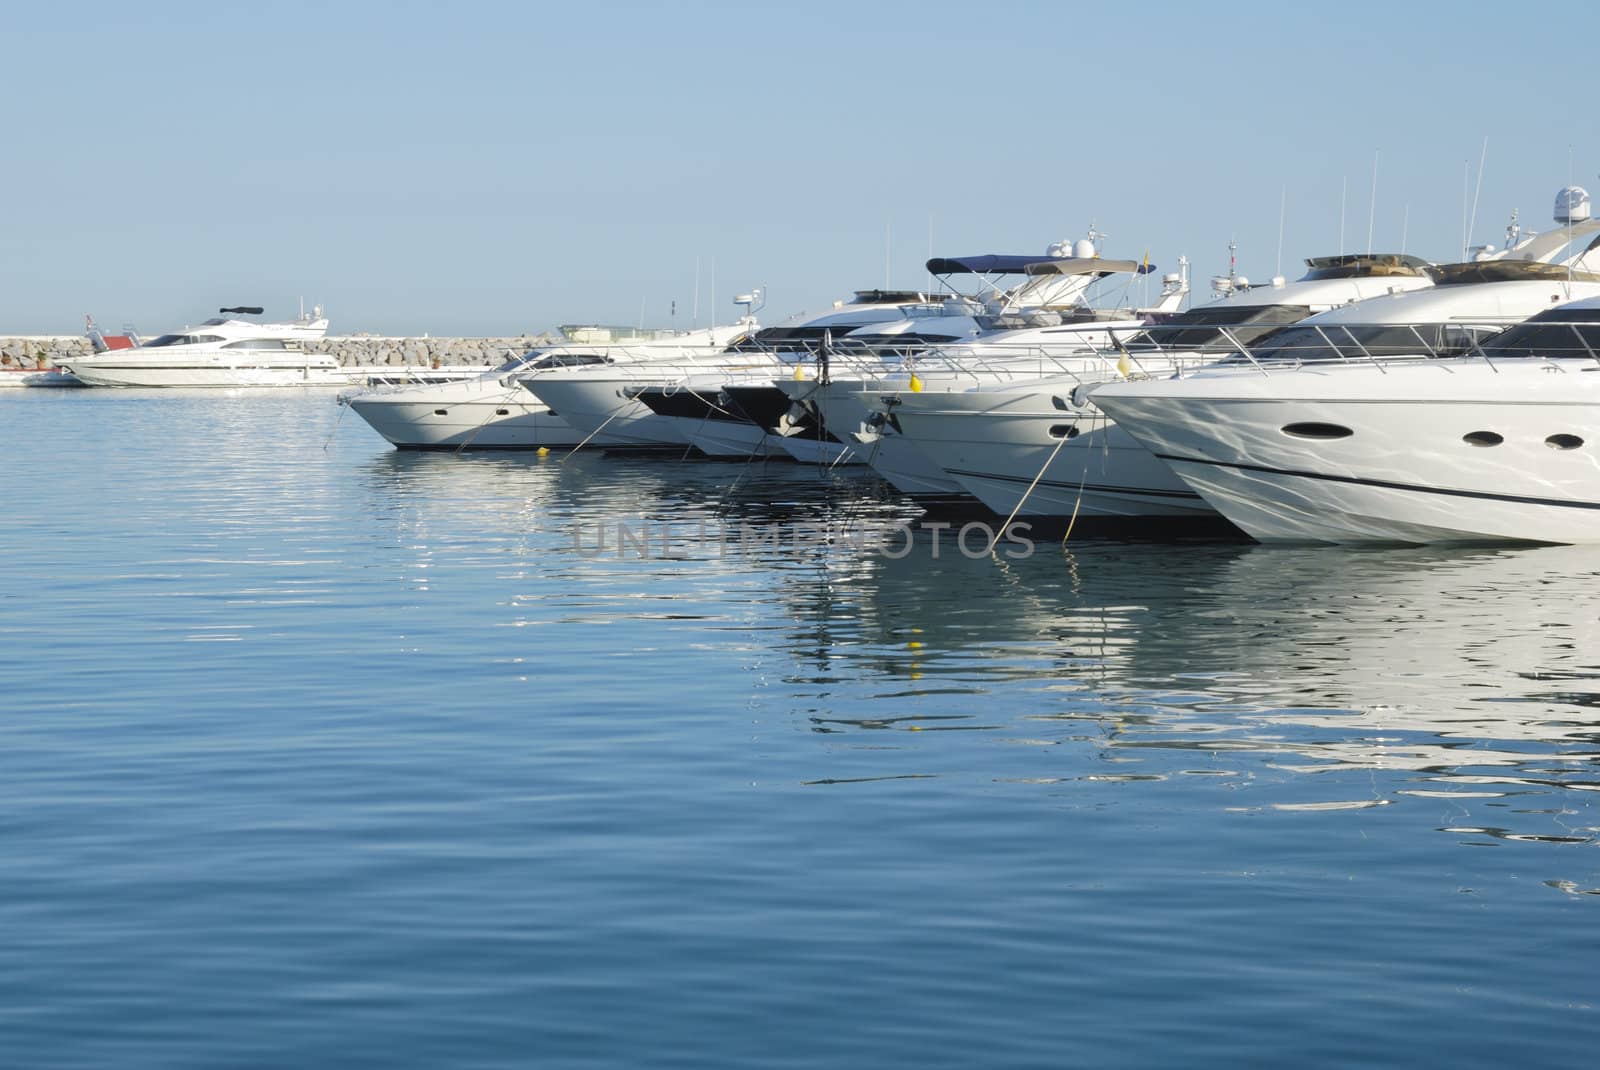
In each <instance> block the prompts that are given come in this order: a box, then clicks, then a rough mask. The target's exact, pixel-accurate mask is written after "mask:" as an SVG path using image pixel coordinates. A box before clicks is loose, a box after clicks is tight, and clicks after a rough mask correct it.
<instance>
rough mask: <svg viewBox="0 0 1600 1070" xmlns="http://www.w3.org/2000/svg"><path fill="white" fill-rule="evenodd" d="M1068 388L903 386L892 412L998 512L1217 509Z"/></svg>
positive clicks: (1143, 514)
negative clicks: (1069, 405)
mask: <svg viewBox="0 0 1600 1070" xmlns="http://www.w3.org/2000/svg"><path fill="white" fill-rule="evenodd" d="M1064 394H1070V390H1065V389H1054V390H1052V389H1051V388H1048V387H1047V388H1045V389H1043V390H1041V391H1038V392H1028V393H1023V392H1017V391H1014V390H1011V391H1005V392H1001V393H994V394H991V393H985V392H980V391H968V392H959V393H949V394H925V393H919V394H910V393H908V394H904V395H902V397H901V404H900V405H899V406H897V408H896V413H895V415H896V418H897V419H898V420H899V422H900V426H901V429H902V431H903V433H904V434H905V436H906V437H907V438H908V439H909V440H910V442H911V444H912V445H913V446H915V447H917V448H918V449H920V450H921V451H922V452H923V453H924V454H926V455H927V456H928V457H929V458H930V459H931V460H932V461H933V462H934V463H935V464H937V465H939V467H940V468H941V469H943V470H944V472H945V473H946V474H947V475H948V476H950V477H951V478H952V479H954V480H955V481H956V482H957V483H959V484H960V485H961V487H962V488H963V489H964V490H966V491H967V493H969V494H971V495H973V496H974V497H976V498H977V499H978V500H979V501H981V502H983V504H984V505H985V506H987V507H988V508H989V509H991V510H992V511H994V512H995V513H997V514H999V515H1000V516H1009V515H1011V514H1012V512H1013V511H1015V512H1016V514H1017V515H1018V516H1023V517H1036V518H1053V519H1068V518H1072V517H1083V518H1118V519H1150V520H1156V519H1172V520H1184V519H1215V517H1216V512H1215V510H1213V509H1212V508H1211V507H1210V506H1209V505H1207V504H1206V502H1205V501H1204V500H1203V499H1202V498H1201V496H1200V495H1199V494H1198V493H1196V492H1195V491H1194V490H1193V489H1191V488H1190V487H1189V486H1188V485H1187V484H1185V483H1184V482H1183V481H1182V480H1181V479H1179V478H1178V477H1177V476H1176V475H1175V474H1174V473H1173V472H1172V471H1171V469H1169V468H1168V467H1167V466H1166V465H1165V464H1163V463H1162V462H1161V461H1159V460H1157V459H1156V457H1155V456H1154V455H1153V454H1151V453H1150V451H1149V450H1147V449H1145V448H1144V447H1143V446H1142V445H1140V444H1139V443H1138V442H1137V441H1135V440H1134V438H1133V437H1132V436H1130V435H1129V434H1128V433H1127V432H1126V431H1124V430H1123V429H1121V428H1119V427H1117V426H1116V425H1115V424H1112V423H1111V422H1110V421H1109V420H1107V419H1106V418H1105V416H1104V415H1103V414H1101V413H1098V412H1097V411H1095V410H1094V409H1093V408H1092V407H1090V408H1087V409H1081V410H1073V409H1064V408H1061V407H1060V406H1057V405H1056V404H1055V399H1056V398H1058V397H1061V396H1062V395H1064Z"/></svg>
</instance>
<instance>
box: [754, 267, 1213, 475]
mask: <svg viewBox="0 0 1600 1070" xmlns="http://www.w3.org/2000/svg"><path fill="white" fill-rule="evenodd" d="M1073 252H1074V253H1075V255H1074V256H1071V257H1066V258H1062V259H1051V260H1045V261H1042V262H1030V263H1028V264H1027V265H1025V266H1024V267H1023V269H1022V270H1023V271H1024V272H1025V273H1026V274H1027V275H1028V276H1029V279H1028V282H1027V283H1026V284H1025V285H1024V286H1022V287H1019V288H1018V289H1017V291H1015V292H1014V293H1013V294H1012V295H1011V296H1010V297H1009V298H1008V300H1007V302H1006V303H1005V305H1003V306H1002V307H1000V308H998V309H996V310H994V311H993V313H992V314H991V315H987V316H985V317H983V318H982V320H981V321H980V323H981V326H982V327H983V328H985V330H984V331H983V333H981V334H980V336H979V337H977V338H974V339H972V340H970V341H967V342H963V343H959V344H952V345H944V346H939V347H936V348H932V349H929V350H926V351H923V352H920V353H914V354H909V355H907V357H906V358H905V359H902V360H901V361H900V362H899V363H898V364H897V365H895V364H890V363H888V362H879V363H878V365H877V366H874V365H873V364H872V363H871V362H863V361H857V362H855V363H854V364H853V365H850V366H845V367H842V368H833V367H830V368H829V370H828V374H827V377H826V381H819V382H818V383H816V384H814V385H813V386H809V387H808V386H805V385H804V384H792V383H784V384H781V385H782V386H783V388H784V390H785V391H786V392H788V393H790V394H791V395H793V396H794V397H795V398H796V399H797V400H801V399H804V398H807V397H809V398H810V404H811V405H812V407H814V408H815V409H816V410H817V411H819V412H820V413H821V414H822V417H823V419H824V420H825V421H826V422H827V423H828V424H829V425H830V426H832V427H834V428H836V429H838V430H839V431H840V432H842V433H845V434H848V436H849V438H850V439H851V440H853V441H854V442H855V443H857V444H858V445H857V447H856V449H857V453H858V455H859V456H860V458H861V460H862V461H863V463H866V464H869V465H871V466H872V468H873V470H874V471H875V472H877V473H878V475H880V476H882V477H883V478H884V479H885V480H887V481H888V482H889V483H890V484H891V485H893V486H894V487H895V488H896V489H897V490H899V491H901V492H902V493H904V494H908V495H910V496H912V497H914V498H917V499H919V500H921V501H923V502H924V503H925V504H930V505H931V504H966V503H967V502H970V501H971V498H970V495H968V494H967V493H966V491H965V489H964V488H962V487H961V486H960V484H959V483H957V482H956V481H955V480H954V479H953V478H951V477H950V476H949V475H947V474H946V473H945V472H944V471H943V470H942V469H941V468H940V467H939V466H938V465H937V464H935V463H934V462H933V461H932V460H931V459H930V458H929V457H928V456H927V455H926V454H925V453H924V452H923V451H922V450H921V449H919V448H917V447H916V446H915V445H913V444H911V443H910V442H909V440H907V439H906V438H905V437H904V436H903V435H902V434H901V433H900V426H899V421H898V419H897V417H896V415H895V408H896V406H897V405H898V404H899V401H900V397H901V395H902V394H903V393H908V392H909V393H925V392H926V393H943V392H948V391H957V390H969V389H975V388H977V387H979V386H981V385H983V384H998V383H1003V382H1015V381H1029V380H1033V379H1037V378H1039V377H1041V376H1044V375H1049V374H1051V373H1058V372H1060V371H1062V370H1063V368H1064V367H1065V365H1063V363H1062V360H1063V358H1064V357H1069V356H1070V357H1078V356H1080V355H1086V356H1087V359H1088V361H1089V363H1090V364H1092V365H1094V366H1096V367H1097V369H1099V370H1100V371H1102V372H1103V371H1104V367H1103V365H1105V359H1104V357H1103V356H1102V355H1101V354H1103V353H1104V352H1105V351H1106V350H1108V349H1110V348H1112V347H1113V346H1115V345H1116V344H1117V343H1118V341H1119V340H1121V339H1125V338H1128V337H1131V336H1135V335H1137V334H1139V333H1141V332H1143V331H1144V330H1145V328H1146V326H1147V322H1148V320H1149V319H1150V318H1152V317H1165V316H1168V315H1171V314H1173V313H1174V312H1175V311H1176V309H1177V308H1178V306H1179V304H1180V303H1181V302H1182V300H1183V298H1184V296H1185V295H1186V294H1187V293H1188V272H1187V262H1186V261H1183V262H1182V270H1180V272H1178V273H1176V274H1170V275H1167V276H1166V277H1165V278H1164V279H1163V280H1162V289H1161V292H1160V294H1159V295H1158V298H1157V300H1156V303H1155V304H1154V305H1152V306H1151V307H1149V308H1142V309H1132V308H1129V307H1128V306H1127V304H1126V303H1125V300H1121V299H1117V300H1112V301H1109V302H1108V301H1107V300H1105V297H1104V295H1099V296H1097V295H1096V286H1097V284H1100V283H1106V282H1112V281H1113V280H1117V279H1121V278H1127V279H1129V280H1131V279H1132V278H1133V277H1134V276H1138V275H1149V274H1150V273H1151V272H1152V271H1153V270H1154V269H1153V267H1152V265H1151V264H1150V263H1149V262H1148V260H1147V261H1145V262H1143V263H1138V262H1135V261H1131V260H1108V259H1104V258H1101V257H1100V256H1099V255H1098V253H1097V252H1096V250H1095V248H1094V245H1093V242H1092V239H1084V240H1083V241H1081V242H1079V243H1077V245H1076V247H1075V248H1074V249H1073ZM930 267H932V265H931V264H930ZM1122 297H1123V298H1125V297H1126V294H1124V295H1122ZM1115 360H1116V357H1113V358H1112V363H1114V362H1115ZM841 363H842V362H841ZM1069 363H1072V364H1074V365H1081V364H1082V360H1077V361H1071V360H1069Z"/></svg>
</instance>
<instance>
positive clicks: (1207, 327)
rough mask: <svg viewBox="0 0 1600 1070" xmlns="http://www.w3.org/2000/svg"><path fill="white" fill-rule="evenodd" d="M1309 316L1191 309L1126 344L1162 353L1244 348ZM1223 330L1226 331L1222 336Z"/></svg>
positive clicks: (1282, 309) (1268, 308)
mask: <svg viewBox="0 0 1600 1070" xmlns="http://www.w3.org/2000/svg"><path fill="white" fill-rule="evenodd" d="M1309 315H1311V309H1310V308H1308V307H1307V306H1305V305H1237V306H1234V307H1232V308H1210V307H1207V308H1191V309H1190V310H1189V311H1187V312H1180V313H1179V314H1178V315H1176V316H1172V317H1171V318H1169V319H1166V320H1163V321H1162V322H1160V323H1157V324H1154V325H1152V326H1151V327H1150V328H1149V329H1148V330H1146V331H1145V332H1144V333H1143V334H1139V335H1136V336H1135V337H1134V338H1132V339H1130V340H1129V342H1128V344H1129V346H1130V347H1133V346H1140V345H1145V346H1159V347H1160V348H1162V349H1207V348H1214V347H1216V346H1219V345H1227V346H1230V347H1233V342H1234V341H1237V342H1240V343H1243V344H1244V345H1247V346H1248V345H1254V344H1255V343H1257V342H1260V341H1262V340H1263V339H1265V338H1266V337H1267V336H1269V335H1271V334H1273V333H1274V332H1276V331H1279V330H1281V329H1282V328H1283V327H1284V326H1285V325H1287V324H1290V323H1298V322H1300V321H1301V320H1303V319H1305V318H1306V317H1307V316H1309ZM1224 330H1226V331H1227V334H1226V335H1225V334H1224V333H1223V331H1224ZM1230 336H1231V338H1232V341H1230Z"/></svg>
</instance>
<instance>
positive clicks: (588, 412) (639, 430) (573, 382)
mask: <svg viewBox="0 0 1600 1070" xmlns="http://www.w3.org/2000/svg"><path fill="white" fill-rule="evenodd" d="M522 385H523V386H524V387H525V388H527V389H528V390H530V391H532V392H533V395H534V396H535V397H537V398H538V399H539V400H540V401H542V402H543V403H544V404H545V405H547V406H549V408H550V409H551V410H553V411H554V412H555V413H556V414H557V415H558V416H560V417H561V418H562V419H563V420H565V421H566V422H567V424H568V425H569V426H571V427H572V428H573V429H574V430H575V431H577V432H579V440H580V441H581V442H583V443H584V444H585V445H588V446H596V447H599V448H602V449H615V450H628V449H631V450H662V449H670V448H673V447H676V448H679V449H683V448H685V447H687V446H688V445H689V440H688V438H687V437H686V436H685V435H684V433H683V431H682V429H681V428H680V427H679V426H678V425H679V423H680V421H679V420H677V419H674V418H673V417H670V416H658V415H656V414H655V413H654V412H651V411H650V409H649V408H648V407H647V406H646V405H644V404H643V403H642V402H639V401H637V400H635V399H634V398H633V397H631V396H630V395H629V388H630V387H634V386H637V385H640V384H638V383H636V382H633V381H630V380H627V379H594V378H582V379H580V378H564V377H558V376H551V377H548V378H540V377H533V378H528V379H524V380H522Z"/></svg>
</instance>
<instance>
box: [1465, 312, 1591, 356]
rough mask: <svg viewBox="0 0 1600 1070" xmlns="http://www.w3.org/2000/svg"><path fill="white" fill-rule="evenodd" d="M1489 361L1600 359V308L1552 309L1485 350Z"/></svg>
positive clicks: (1521, 325)
mask: <svg viewBox="0 0 1600 1070" xmlns="http://www.w3.org/2000/svg"><path fill="white" fill-rule="evenodd" d="M1483 352H1484V355H1485V356H1486V357H1488V358H1489V359H1490V360H1500V359H1502V358H1511V359H1526V358H1528V357H1581V358H1584V359H1586V360H1600V308H1585V309H1570V310H1568V311H1565V312H1563V311H1562V310H1561V309H1559V308H1557V309H1551V310H1550V311H1549V312H1541V313H1540V314H1539V315H1537V316H1535V317H1534V318H1533V319H1531V320H1529V321H1528V322H1527V323H1521V324H1518V325H1517V326H1515V327H1513V328H1511V329H1510V330H1508V331H1506V332H1505V333H1504V334H1502V335H1500V337H1498V338H1496V339H1495V340H1494V341H1493V342H1491V343H1490V344H1488V345H1486V346H1484V347H1483Z"/></svg>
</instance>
